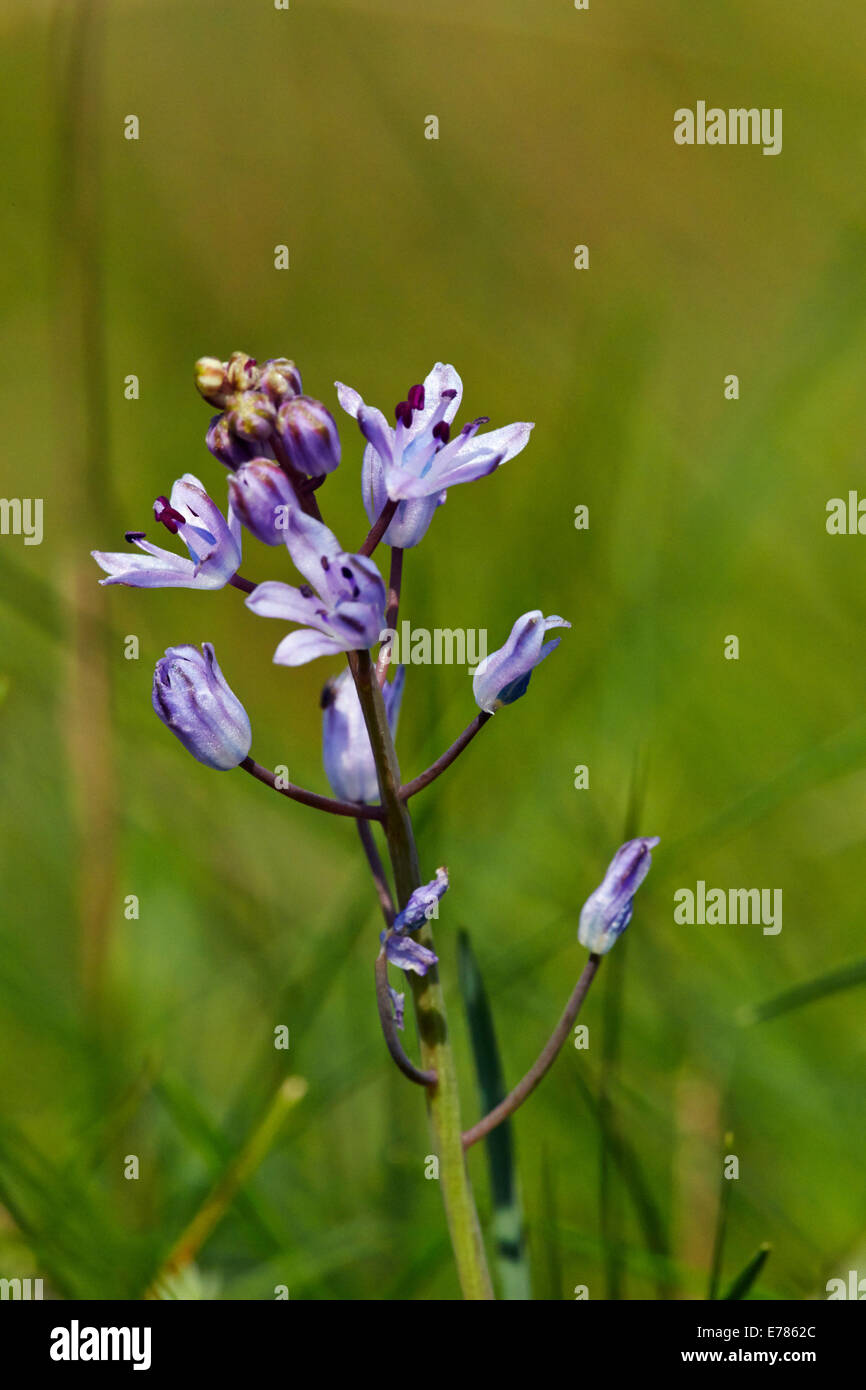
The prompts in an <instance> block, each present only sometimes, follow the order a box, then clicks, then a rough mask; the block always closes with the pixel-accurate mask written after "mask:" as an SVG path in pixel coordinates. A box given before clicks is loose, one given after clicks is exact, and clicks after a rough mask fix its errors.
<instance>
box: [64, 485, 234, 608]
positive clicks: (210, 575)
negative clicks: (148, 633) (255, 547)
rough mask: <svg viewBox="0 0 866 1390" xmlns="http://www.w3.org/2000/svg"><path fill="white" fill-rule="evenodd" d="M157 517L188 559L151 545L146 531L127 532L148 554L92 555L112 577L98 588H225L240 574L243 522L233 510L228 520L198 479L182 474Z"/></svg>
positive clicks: (95, 552) (102, 552) (99, 552)
mask: <svg viewBox="0 0 866 1390" xmlns="http://www.w3.org/2000/svg"><path fill="white" fill-rule="evenodd" d="M153 513H154V516H155V518H156V520H157V521H159V522H161V523H162V525H163V526H165V528H166V530H167V531H169V533H170V534H171V535H175V536H180V538H181V540H182V541H183V543H184V545H185V546H186V548H187V550H188V551H189V555H190V558H189V559H187V557H186V556H185V555H176V554H175V553H174V552H173V551H171V550H163V549H161V547H160V546H158V545H152V544H151V542H150V541H148V540H146V539H145V533H144V532H143V531H127V533H126V539H127V541H130V542H131V543H132V544H134V545H137V546H138V548H139V550H143V551H144V556H143V557H142V556H141V555H134V554H132V553H130V552H129V551H122V550H121V551H107V550H93V551H91V554H92V555H93V558H94V560H95V561H96V563H97V564H98V565H99V566H100V567H101V568H102V569H104V570H105V572H106V574H107V575H108V578H107V579H100V581H99V582H100V584H128V585H131V587H132V588H135V589H164V588H181V589H222V588H223V587H224V585H226V584H227V583H228V581H229V580H230V579H231V578H232V576H233V575H234V574H236V573H237V570H238V566H239V565H240V562H241V528H240V523H239V522H238V519H237V517H236V516H235V515H234V513H233V512H232V509H231V507H229V512H228V521H226V519H225V517H224V516H223V514H222V512H221V511H220V509H219V507H218V506H217V505H216V503H215V502H213V501H212V500H211V499H210V497H208V495H207V493H206V492H205V490H204V488H203V487H202V485H201V483H200V482H199V480H198V478H194V477H193V475H192V474H191V473H184V475H183V477H182V478H179V479H178V481H177V482H176V483H175V485H174V487H173V488H172V490H171V499H170V500H169V499H168V498H166V497H158V498H157V499H156V501H155V502H154V504H153Z"/></svg>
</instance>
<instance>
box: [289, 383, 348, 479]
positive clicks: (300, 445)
mask: <svg viewBox="0 0 866 1390" xmlns="http://www.w3.org/2000/svg"><path fill="white" fill-rule="evenodd" d="M277 430H278V432H279V434H280V437H281V439H282V441H283V444H284V445H285V448H286V451H287V453H288V456H289V460H290V462H291V463H292V465H293V467H295V468H296V469H297V470H298V472H299V473H305V474H306V475H307V477H308V478H319V477H321V475H322V474H323V473H333V471H334V469H335V468H336V467H337V466H338V464H339V462H340V436H339V434H338V433H337V425H336V421H335V420H334V417H333V415H332V414H331V412H330V411H329V410H327V409H326V408H325V406H324V405H322V402H321V401H316V400H313V398H312V397H311V396H295V397H293V398H292V399H291V400H288V401H286V402H285V403H284V404H283V405H282V406H280V409H279V413H278V415H277Z"/></svg>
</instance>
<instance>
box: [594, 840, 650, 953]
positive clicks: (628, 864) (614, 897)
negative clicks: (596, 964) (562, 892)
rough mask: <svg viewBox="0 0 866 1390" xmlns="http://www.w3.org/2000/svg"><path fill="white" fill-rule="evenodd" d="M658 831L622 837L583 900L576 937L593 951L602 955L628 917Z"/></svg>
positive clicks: (616, 938) (627, 920) (618, 935)
mask: <svg viewBox="0 0 866 1390" xmlns="http://www.w3.org/2000/svg"><path fill="white" fill-rule="evenodd" d="M658 842H659V837H658V835H649V836H641V837H640V838H638V839H636V840H626V842H625V844H624V845H621V846H620V848H619V849H618V850H617V852H616V854H615V855H614V856H613V859H612V860H611V862H610V865H609V867H608V871H607V873H606V874H605V876H604V879H603V881H602V883H601V884H600V886H599V887H598V888H596V890H595V892H594V893H592V894H591V895H590V896H589V897H588V898H587V900H586V902H585V903H584V905H583V907H582V909H581V913H580V926H579V927H578V932H577V939H578V941H579V942H580V944H581V946H585V947H586V948H587V950H588V951H592V952H594V954H595V955H598V956H603V955H606V954H607V952H608V951H609V950H610V948H611V946H613V945H615V944H616V942H617V940H618V939H619V937H620V936H622V934H623V932H624V931H625V929H626V927H627V926H628V924H629V922H630V921H631V914H632V909H633V907H634V895H635V893H636V892H637V890H638V888H639V887H640V885H641V884H642V883H643V881H644V879H645V878H646V876H647V874H648V873H649V871H650V864H651V863H652V855H651V854H650V850H652V849H655V847H656V845H657V844H658Z"/></svg>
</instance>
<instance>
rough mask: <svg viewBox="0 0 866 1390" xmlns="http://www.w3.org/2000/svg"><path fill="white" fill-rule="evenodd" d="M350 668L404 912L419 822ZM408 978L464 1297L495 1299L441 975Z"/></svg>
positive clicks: (376, 701)
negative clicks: (433, 1079) (466, 1152)
mask: <svg viewBox="0 0 866 1390" xmlns="http://www.w3.org/2000/svg"><path fill="white" fill-rule="evenodd" d="M349 665H350V667H351V670H352V675H353V676H354V678H355V686H356V689H357V691H358V698H359V700H360V702H361V709H362V710H363V712H364V719H365V722H366V725H367V732H368V733H369V735H370V743H371V746H372V749H373V756H374V758H375V760H376V769H377V772H378V775H379V790H380V793H381V800H382V805H383V806H384V808H385V822H384V828H385V838H386V840H387V843H388V854H389V856H390V859H391V866H392V869H393V871H394V883H395V885H396V889H397V900H398V906H399V907H401V908H402V907H405V905H406V903H407V902H408V900H409V897H410V896H411V894H412V893H413V892H414V890H415V889H416V888H418V887H420V885H421V874H420V870H419V867H418V850H417V848H416V845H415V835H414V832H413V829H412V818H411V816H410V814H409V808H408V806H407V805H406V803H405V801H403V800H401V797H400V768H399V765H398V763H397V754H396V753H395V751H394V744H393V741H392V739H391V731H390V729H389V728H388V719H387V716H386V714H385V703H384V700H383V699H382V692H381V690H380V688H379V682H378V680H377V679H376V672H375V668H374V666H373V662H372V661H371V659H370V653H369V652H367V651H360V652H352V653H350V655H349ZM418 940H419V941H420V942H421V944H422V945H424V946H427V947H429V948H430V949H431V950H432V949H433V933H432V931H431V929H430V923H429V922H426V923H425V924H424V926H423V927H421V928H419V930H418ZM409 979H410V981H411V986H412V997H413V999H414V1002H415V1015H416V1018H417V1020H418V1036H419V1039H420V1043H421V1061H422V1065H423V1066H424V1068H425V1069H432V1070H435V1072H436V1075H437V1077H438V1080H437V1083H436V1085H435V1086H428V1087H427V1109H428V1113H429V1116H430V1122H431V1124H432V1127H433V1134H434V1137H435V1140H436V1148H437V1153H438V1158H439V1181H440V1183H441V1187H442V1198H443V1201H444V1203H445V1214H446V1217H447V1219H448V1229H449V1232H450V1235H451V1244H452V1247H453V1249H454V1258H455V1261H456V1263H457V1273H458V1276H459V1279H460V1287H461V1288H462V1290H463V1295H464V1297H465V1298H468V1299H492V1298H493V1287H492V1285H491V1282H490V1275H489V1273H488V1270H487V1258H486V1255H485V1253H484V1243H483V1241H482V1239H481V1227H480V1225H479V1222H478V1213H477V1212H476V1210H475V1201H474V1198H473V1196H472V1188H471V1186H470V1183H469V1174H468V1172H467V1171H466V1160H465V1158H464V1156H463V1136H462V1126H461V1121H460V1097H459V1093H458V1089H457V1070H456V1067H455V1065H454V1054H453V1052H452V1050H451V1043H450V1041H449V1039H448V1027H447V1023H446V1019H445V999H444V996H443V993H442V985H441V983H440V981H439V972H438V970H437V968H436V967H435V966H433V967H432V968H431V969H430V970H428V971H427V974H426V975H424V976H420V975H415V974H411V975H410V976H409Z"/></svg>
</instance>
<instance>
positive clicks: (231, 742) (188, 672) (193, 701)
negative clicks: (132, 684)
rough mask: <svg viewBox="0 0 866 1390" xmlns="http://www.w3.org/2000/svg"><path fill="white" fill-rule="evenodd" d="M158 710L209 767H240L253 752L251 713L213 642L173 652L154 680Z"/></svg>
mask: <svg viewBox="0 0 866 1390" xmlns="http://www.w3.org/2000/svg"><path fill="white" fill-rule="evenodd" d="M153 708H154V709H155V711H156V713H157V714H158V715H159V717H160V719H161V720H162V722H163V724H165V726H166V728H167V729H171V732H172V733H173V734H174V735H175V737H176V738H179V739H180V741H181V743H182V744H183V746H184V748H186V749H187V751H188V752H190V753H192V755H193V757H194V758H198V760H199V762H200V763H204V765H205V767H215V768H217V769H219V770H220V771H222V772H225V771H227V770H228V769H229V768H231V767H237V765H238V763H241V762H243V760H244V758H245V757H246V756H247V754H248V753H249V751H250V744H251V743H252V738H253V736H252V730H251V729H250V721H249V718H248V717H247V712H246V710H245V709H244V707H243V705H242V704H241V702H240V700H239V699H238V697H237V695H235V693H234V692H233V691H232V689H231V688H230V687H229V685H228V683H227V682H226V679H225V676H224V675H223V673H222V671H221V670H220V668H219V664H218V662H217V659H216V657H215V655H214V649H213V647H212V646H211V644H210V642H205V643H203V644H202V648H201V651H199V649H198V647H191V646H182V647H169V648H168V650H167V652H166V654H165V656H164V657H162V658H161V660H159V661H158V662H157V663H156V670H155V671H154V674H153Z"/></svg>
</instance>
